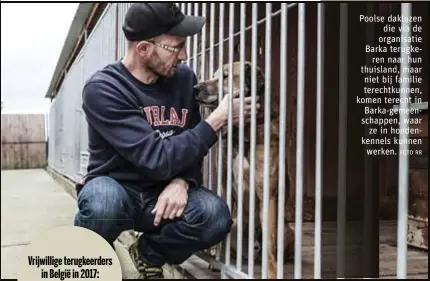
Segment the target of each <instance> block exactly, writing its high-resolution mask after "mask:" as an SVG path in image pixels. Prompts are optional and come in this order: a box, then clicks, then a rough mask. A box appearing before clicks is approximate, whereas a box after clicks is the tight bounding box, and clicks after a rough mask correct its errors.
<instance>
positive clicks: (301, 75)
mask: <svg viewBox="0 0 430 281" xmlns="http://www.w3.org/2000/svg"><path fill="white" fill-rule="evenodd" d="M305 7H306V6H305V4H303V3H300V4H299V10H298V46H297V50H298V52H297V57H298V59H297V147H296V149H297V152H296V161H297V168H296V211H295V215H296V218H295V229H294V234H295V246H294V249H295V251H294V278H295V279H301V278H302V220H303V134H304V129H303V127H304V91H305V54H304V49H305V31H306V30H305Z"/></svg>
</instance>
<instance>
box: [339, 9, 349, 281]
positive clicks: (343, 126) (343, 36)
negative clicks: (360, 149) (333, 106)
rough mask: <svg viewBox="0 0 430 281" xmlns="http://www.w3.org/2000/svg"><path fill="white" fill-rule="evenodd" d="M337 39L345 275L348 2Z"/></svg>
mask: <svg viewBox="0 0 430 281" xmlns="http://www.w3.org/2000/svg"><path fill="white" fill-rule="evenodd" d="M339 36H340V40H339V143H338V145H339V149H338V164H337V165H338V172H337V185H338V186H337V187H338V189H337V196H338V198H337V247H336V250H337V255H336V276H337V277H338V278H343V277H344V276H345V232H346V215H345V211H346V165H347V162H346V139H347V133H346V130H347V106H348V103H347V96H348V95H347V91H348V81H347V79H348V73H347V71H348V49H347V48H348V4H345V3H342V4H340V34H339Z"/></svg>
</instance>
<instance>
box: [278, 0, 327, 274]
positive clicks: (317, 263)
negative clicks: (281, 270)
mask: <svg viewBox="0 0 430 281" xmlns="http://www.w3.org/2000/svg"><path fill="white" fill-rule="evenodd" d="M324 22H325V16H324V4H323V3H318V31H317V108H316V110H317V114H316V151H315V152H316V155H315V158H316V159H315V248H314V278H315V279H321V232H322V180H323V179H322V157H323V155H322V152H323V149H322V147H323V132H324V122H323V113H324V99H323V93H324ZM281 112H282V111H281ZM278 278H279V277H278Z"/></svg>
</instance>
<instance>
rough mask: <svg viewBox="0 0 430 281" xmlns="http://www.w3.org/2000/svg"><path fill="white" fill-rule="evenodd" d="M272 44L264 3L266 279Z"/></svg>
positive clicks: (269, 10) (269, 13)
mask: <svg viewBox="0 0 430 281" xmlns="http://www.w3.org/2000/svg"><path fill="white" fill-rule="evenodd" d="M271 45H272V4H271V3H266V31H265V46H264V48H265V80H266V81H265V91H264V172H263V174H264V184H263V189H264V190H263V222H262V223H263V247H262V248H263V258H262V267H261V268H262V269H261V270H262V272H261V278H263V279H267V275H268V274H267V273H268V272H267V269H268V253H269V248H268V242H269V241H268V240H269V233H268V229H269V196H270V192H269V187H270V114H271V110H270V98H271V96H270V90H271V78H272V77H271V61H270V59H271V56H270V55H271V54H270V52H271V51H272V48H271Z"/></svg>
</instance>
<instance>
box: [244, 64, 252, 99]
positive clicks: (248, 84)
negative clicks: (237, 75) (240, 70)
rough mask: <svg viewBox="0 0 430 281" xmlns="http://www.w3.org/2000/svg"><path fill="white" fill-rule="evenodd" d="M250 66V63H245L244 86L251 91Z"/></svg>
mask: <svg viewBox="0 0 430 281" xmlns="http://www.w3.org/2000/svg"><path fill="white" fill-rule="evenodd" d="M251 78H252V68H251V64H250V63H245V87H246V88H247V89H248V90H249V92H250V93H251V85H252V80H251Z"/></svg>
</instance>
